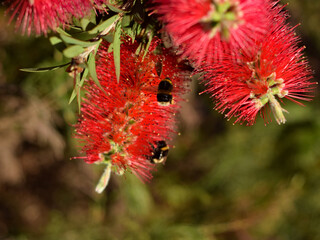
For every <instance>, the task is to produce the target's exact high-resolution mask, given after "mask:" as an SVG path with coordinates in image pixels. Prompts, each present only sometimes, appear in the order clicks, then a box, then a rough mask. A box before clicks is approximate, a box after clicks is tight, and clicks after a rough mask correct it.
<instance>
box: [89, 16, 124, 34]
mask: <svg viewBox="0 0 320 240" xmlns="http://www.w3.org/2000/svg"><path fill="white" fill-rule="evenodd" d="M118 19H119V15H114V16H112V17H110V18H108V19H107V20H105V21H103V22H102V23H100V24H99V25H97V26H96V27H95V28H93V29H91V30H90V31H88V33H90V34H96V33H99V32H103V31H104V30H105V29H106V28H108V27H110V26H111V25H112V24H113V23H114V22H115V21H117V20H118Z"/></svg>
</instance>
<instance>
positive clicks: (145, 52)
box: [142, 31, 154, 59]
mask: <svg viewBox="0 0 320 240" xmlns="http://www.w3.org/2000/svg"><path fill="white" fill-rule="evenodd" d="M153 36H154V33H153V31H148V38H149V39H148V43H147V46H146V48H145V49H144V54H143V57H142V59H144V57H145V56H146V54H147V52H148V49H149V47H150V44H151V41H152V38H153Z"/></svg>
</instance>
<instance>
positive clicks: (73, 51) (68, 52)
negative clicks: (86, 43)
mask: <svg viewBox="0 0 320 240" xmlns="http://www.w3.org/2000/svg"><path fill="white" fill-rule="evenodd" d="M84 50H85V49H84V48H83V47H81V46H78V45H73V46H70V47H68V48H66V49H65V50H63V55H64V56H66V57H67V58H73V57H76V56H78V55H79V54H81V53H83V52H84Z"/></svg>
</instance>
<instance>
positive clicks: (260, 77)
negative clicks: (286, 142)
mask: <svg viewBox="0 0 320 240" xmlns="http://www.w3.org/2000/svg"><path fill="white" fill-rule="evenodd" d="M298 43H299V37H297V36H296V35H295V33H294V28H291V27H289V26H287V25H284V24H277V25H275V26H274V27H273V29H271V30H270V32H269V33H268V34H267V35H266V37H265V39H264V40H261V41H259V42H257V43H256V44H255V45H254V46H252V47H251V48H249V49H248V51H243V52H242V53H241V52H240V54H239V55H238V56H237V61H234V57H233V56H231V55H230V56H226V57H225V58H224V59H223V60H222V61H221V62H219V63H216V64H213V65H210V66H207V67H204V68H203V69H202V70H203V71H204V72H205V73H204V76H203V80H204V82H205V84H206V86H207V90H205V92H207V93H209V94H211V95H212V97H213V98H214V99H215V101H216V109H217V110H219V111H220V112H222V113H225V112H226V117H227V118H229V119H230V118H231V117H236V118H237V120H236V121H235V122H247V124H248V125H251V124H253V123H254V122H255V119H256V115H257V114H258V113H259V112H260V113H261V115H262V117H264V118H265V120H266V122H268V119H267V115H266V114H267V113H268V111H269V110H268V111H267V112H266V111H265V109H269V108H270V109H271V110H272V113H273V115H274V117H275V119H276V121H277V123H278V124H281V123H285V121H286V119H285V117H284V112H286V110H285V109H283V108H282V107H281V103H282V99H284V98H287V99H289V100H291V101H293V102H296V103H298V104H300V105H302V104H301V103H300V102H299V101H300V100H304V101H309V100H311V95H310V93H311V92H312V91H313V90H314V88H315V85H314V84H315V82H313V81H312V80H311V78H312V71H311V70H310V68H309V66H308V62H307V60H306V59H305V57H304V56H303V49H304V47H298Z"/></svg>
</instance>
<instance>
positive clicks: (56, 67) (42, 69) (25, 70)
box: [20, 62, 70, 72]
mask: <svg viewBox="0 0 320 240" xmlns="http://www.w3.org/2000/svg"><path fill="white" fill-rule="evenodd" d="M69 64H70V62H68V63H64V64H62V65H57V66H52V67H44V68H21V69H20V71H22V72H48V71H53V70H56V69H59V68H62V67H65V66H67V65H69Z"/></svg>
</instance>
